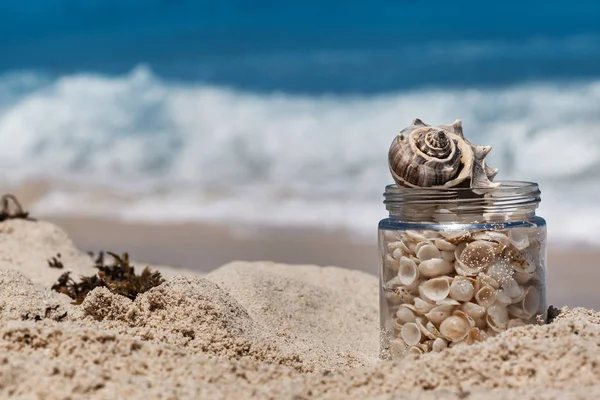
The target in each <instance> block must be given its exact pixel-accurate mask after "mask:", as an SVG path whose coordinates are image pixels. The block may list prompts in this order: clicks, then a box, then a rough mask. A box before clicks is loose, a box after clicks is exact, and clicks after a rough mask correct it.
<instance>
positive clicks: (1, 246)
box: [0, 221, 600, 400]
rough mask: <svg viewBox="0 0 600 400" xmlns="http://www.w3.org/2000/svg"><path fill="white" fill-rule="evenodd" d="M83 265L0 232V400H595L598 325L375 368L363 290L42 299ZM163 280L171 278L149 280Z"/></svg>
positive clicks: (292, 274) (46, 239) (372, 328)
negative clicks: (53, 262) (55, 260)
mask: <svg viewBox="0 0 600 400" xmlns="http://www.w3.org/2000/svg"><path fill="white" fill-rule="evenodd" d="M59 252H60V253H61V255H62V259H63V261H64V263H65V266H66V268H67V269H68V270H72V271H74V272H75V275H77V274H86V275H89V274H91V273H92V271H93V268H92V261H91V260H90V258H89V257H88V256H87V255H85V254H81V253H80V252H79V251H78V250H77V249H75V247H74V246H73V244H72V243H71V241H70V240H69V238H67V237H66V235H65V234H64V233H63V232H62V231H61V230H60V229H58V228H57V227H55V226H53V225H51V224H48V223H44V222H28V221H8V222H4V223H0V398H7V397H11V398H23V399H26V398H27V399H29V398H46V399H67V398H92V399H96V398H97V399H105V398H106V399H115V398H131V399H137V398H140V399H142V398H143V399H145V400H149V399H159V398H173V399H175V398H177V399H188V398H189V399H192V398H237V399H240V398H259V399H260V398H264V399H267V398H273V399H281V398H295V399H307V398H332V399H339V398H353V399H364V398H381V399H387V398H423V399H440V398H481V399H483V398H485V399H500V398H524V399H528V398H532V399H533V398H561V399H565V398H566V399H568V398H600V325H599V324H600V315H599V314H597V313H595V312H593V311H590V310H585V309H576V310H567V309H564V310H563V313H562V314H561V315H560V316H559V317H558V318H557V319H556V320H555V321H554V322H553V323H552V324H550V325H546V326H532V327H522V328H515V329H512V330H509V331H508V332H505V333H503V334H501V335H499V336H498V337H495V338H491V339H489V340H488V341H486V342H484V343H482V344H478V345H474V346H470V347H466V346H459V347H456V348H453V349H449V350H447V351H444V352H442V353H440V354H428V355H424V356H421V357H420V358H418V359H416V358H412V359H406V360H403V361H400V362H389V361H386V362H382V361H378V360H377V359H376V357H377V353H378V343H379V337H378V336H379V333H378V332H379V331H378V300H377V284H378V283H377V279H376V278H375V277H373V276H371V275H368V274H364V273H361V272H357V271H348V270H345V269H341V268H334V267H327V268H321V267H316V266H288V265H282V264H273V263H266V262H262V263H259V262H257V263H246V262H237V263H233V264H229V265H226V266H224V267H222V268H220V269H218V270H216V271H214V272H212V273H210V274H208V275H206V276H204V277H201V276H194V274H193V273H192V272H189V271H183V273H184V275H186V276H182V277H175V278H171V279H168V280H167V282H165V283H164V284H162V285H160V286H159V287H156V288H154V289H152V290H150V291H149V292H147V293H145V294H142V295H140V296H138V298H137V299H136V300H135V301H131V300H129V299H127V298H124V297H121V296H118V295H114V294H112V293H110V292H109V291H108V290H106V289H103V288H102V289H96V290H94V291H93V292H92V293H91V294H90V295H88V297H87V298H86V300H85V301H84V302H83V304H81V305H79V306H74V305H71V304H70V299H69V298H68V297H67V296H65V295H62V294H58V293H55V292H52V291H50V290H49V288H50V286H51V285H52V284H53V283H54V282H55V281H56V278H57V277H58V276H59V275H60V274H61V273H62V272H63V271H62V270H56V269H51V268H48V266H47V264H46V260H47V259H48V258H50V257H52V256H54V255H56V253H59ZM159 269H160V270H161V271H163V272H164V275H165V276H166V277H170V276H173V275H174V274H177V271H176V270H174V269H172V268H166V267H165V268H163V267H159Z"/></svg>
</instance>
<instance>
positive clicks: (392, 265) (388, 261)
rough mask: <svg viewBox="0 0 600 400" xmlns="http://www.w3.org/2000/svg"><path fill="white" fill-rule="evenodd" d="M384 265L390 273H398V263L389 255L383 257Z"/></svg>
mask: <svg viewBox="0 0 600 400" xmlns="http://www.w3.org/2000/svg"><path fill="white" fill-rule="evenodd" d="M384 263H385V267H386V268H387V269H391V270H392V271H398V267H399V266H400V262H399V261H398V260H396V259H395V258H394V257H392V256H390V255H389V254H386V255H385V260H384Z"/></svg>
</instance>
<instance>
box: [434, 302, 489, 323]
mask: <svg viewBox="0 0 600 400" xmlns="http://www.w3.org/2000/svg"><path fill="white" fill-rule="evenodd" d="M452 307H453V306H449V305H442V306H436V307H433V308H432V309H431V311H429V312H428V313H427V314H425V318H427V319H428V320H429V321H431V322H433V323H434V324H438V325H439V324H440V323H442V321H443V320H445V319H446V318H448V317H449V316H450V315H452ZM484 312H485V311H484Z"/></svg>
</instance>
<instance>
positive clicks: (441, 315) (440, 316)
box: [425, 305, 453, 325]
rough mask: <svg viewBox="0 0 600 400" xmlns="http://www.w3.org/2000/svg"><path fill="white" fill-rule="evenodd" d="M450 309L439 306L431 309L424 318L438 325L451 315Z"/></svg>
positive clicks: (447, 306)
mask: <svg viewBox="0 0 600 400" xmlns="http://www.w3.org/2000/svg"><path fill="white" fill-rule="evenodd" d="M452 307H453V306H450V305H441V306H436V307H433V308H432V309H431V311H429V312H428V313H427V314H425V318H427V319H428V320H429V321H431V322H433V323H434V324H438V325H439V324H440V323H441V322H442V321H443V320H445V319H446V318H448V317H449V316H450V315H452Z"/></svg>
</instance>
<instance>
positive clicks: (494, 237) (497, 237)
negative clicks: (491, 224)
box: [472, 231, 510, 252]
mask: <svg viewBox="0 0 600 400" xmlns="http://www.w3.org/2000/svg"><path fill="white" fill-rule="evenodd" d="M472 239H474V240H487V241H489V242H495V243H498V244H499V245H500V246H499V251H500V252H502V250H504V249H505V248H507V247H508V246H510V239H509V238H508V237H507V236H506V235H505V234H504V233H502V232H496V231H486V232H478V233H476V234H474V235H473V237H472Z"/></svg>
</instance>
